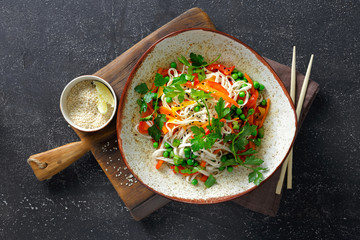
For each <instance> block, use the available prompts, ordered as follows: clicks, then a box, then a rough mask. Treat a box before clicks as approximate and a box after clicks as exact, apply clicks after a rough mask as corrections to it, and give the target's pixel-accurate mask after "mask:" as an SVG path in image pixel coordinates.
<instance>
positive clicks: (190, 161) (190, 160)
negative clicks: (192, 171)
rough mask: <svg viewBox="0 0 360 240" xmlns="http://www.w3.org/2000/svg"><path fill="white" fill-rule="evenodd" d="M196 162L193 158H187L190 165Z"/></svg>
mask: <svg viewBox="0 0 360 240" xmlns="http://www.w3.org/2000/svg"><path fill="white" fill-rule="evenodd" d="M194 163H195V162H194V160H192V159H189V160H187V164H188V165H190V166H192V165H194Z"/></svg>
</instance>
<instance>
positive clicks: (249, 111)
mask: <svg viewBox="0 0 360 240" xmlns="http://www.w3.org/2000/svg"><path fill="white" fill-rule="evenodd" d="M254 112H255V110H254V109H253V108H250V109H249V110H248V116H250V115H252V114H254Z"/></svg>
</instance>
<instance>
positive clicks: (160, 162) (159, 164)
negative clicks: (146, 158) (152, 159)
mask: <svg viewBox="0 0 360 240" xmlns="http://www.w3.org/2000/svg"><path fill="white" fill-rule="evenodd" d="M163 163H164V160H159V161H158V162H157V164H156V169H159V168H160V167H161V165H162V164H163Z"/></svg>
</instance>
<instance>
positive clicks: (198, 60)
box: [190, 53, 207, 67]
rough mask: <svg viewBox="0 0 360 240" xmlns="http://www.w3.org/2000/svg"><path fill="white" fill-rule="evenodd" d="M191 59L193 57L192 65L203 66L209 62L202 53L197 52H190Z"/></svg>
mask: <svg viewBox="0 0 360 240" xmlns="http://www.w3.org/2000/svg"><path fill="white" fill-rule="evenodd" d="M190 59H191V62H192V65H193V66H197V67H200V66H202V65H205V64H207V63H206V62H205V61H204V57H203V56H201V55H200V54H199V55H197V54H195V53H190Z"/></svg>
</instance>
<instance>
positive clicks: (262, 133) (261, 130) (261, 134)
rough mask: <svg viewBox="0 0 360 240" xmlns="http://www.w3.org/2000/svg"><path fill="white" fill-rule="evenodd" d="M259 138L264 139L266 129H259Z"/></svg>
mask: <svg viewBox="0 0 360 240" xmlns="http://www.w3.org/2000/svg"><path fill="white" fill-rule="evenodd" d="M258 137H259V138H263V137H264V128H263V127H262V128H259V130H258Z"/></svg>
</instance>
